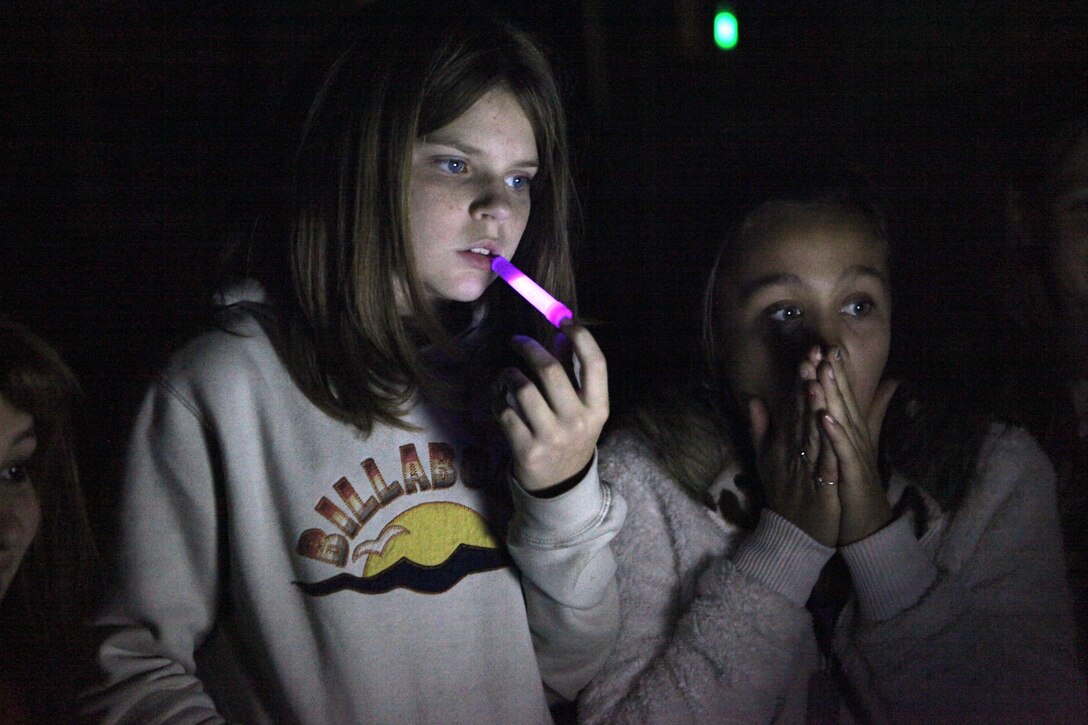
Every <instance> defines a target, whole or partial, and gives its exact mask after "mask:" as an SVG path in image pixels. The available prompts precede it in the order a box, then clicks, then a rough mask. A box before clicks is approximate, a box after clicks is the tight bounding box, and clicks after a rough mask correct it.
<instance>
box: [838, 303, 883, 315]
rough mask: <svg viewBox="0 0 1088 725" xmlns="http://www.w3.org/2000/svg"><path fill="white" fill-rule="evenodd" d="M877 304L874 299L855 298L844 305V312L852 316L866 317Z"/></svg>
mask: <svg viewBox="0 0 1088 725" xmlns="http://www.w3.org/2000/svg"><path fill="white" fill-rule="evenodd" d="M875 306H876V305H874V304H873V301H872V300H854V301H853V302H847V303H846V304H845V305H843V308H842V312H843V314H847V315H850V316H851V317H865V316H866V315H868V314H869V313H870V312H872V311H873V307H875Z"/></svg>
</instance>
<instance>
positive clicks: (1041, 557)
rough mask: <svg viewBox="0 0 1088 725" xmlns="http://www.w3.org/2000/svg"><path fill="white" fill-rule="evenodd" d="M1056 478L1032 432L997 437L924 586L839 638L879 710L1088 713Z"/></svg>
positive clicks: (956, 715)
mask: <svg viewBox="0 0 1088 725" xmlns="http://www.w3.org/2000/svg"><path fill="white" fill-rule="evenodd" d="M1054 485H1055V484H1054V473H1053V469H1052V467H1051V466H1050V463H1049V461H1048V460H1047V459H1046V457H1045V455H1044V454H1043V453H1042V451H1041V450H1040V449H1039V448H1038V446H1037V445H1036V444H1035V442H1034V441H1032V440H1031V438H1030V437H1029V436H1028V435H1027V434H1026V433H1024V432H1022V431H1012V432H1006V433H1005V434H1003V435H998V436H994V437H992V438H991V440H990V441H989V443H988V444H987V446H986V447H984V449H983V454H982V457H981V464H980V467H979V470H978V476H977V478H976V481H975V484H974V485H973V487H972V490H971V493H970V494H969V495H968V497H967V499H966V500H965V502H964V503H963V505H962V507H961V508H960V509H959V510H958V511H957V512H955V514H954V515H953V517H952V519H951V523H950V524H949V525H948V527H947V529H946V530H945V531H943V532H942V533H941V536H942V537H943V540H942V542H941V544H940V546H939V548H938V549H937V559H936V562H935V564H936V567H937V574H936V576H935V577H932V578H930V581H929V584H928V587H927V588H926V590H925V591H924V592H921V593H920V594H919V595H918V596H917V598H916V600H915V601H910V600H911V599H912V598H913V597H906V598H900V600H901V601H902V602H903V604H905V605H906V606H903V607H889V608H884V611H883V612H881V613H880V615H879V616H876V617H862V618H861V619H860V621H859V622H858V623H857V624H856V625H854V627H853V628H852V630H851V631H843V632H840V633H839V634H840V637H839V638H838V642H837V646H838V648H839V650H840V656H841V659H842V662H843V667H844V670H845V672H846V673H847V675H848V677H849V678H850V680H851V682H853V683H854V684H855V686H856V687H857V688H858V690H859V694H860V695H861V696H862V698H863V700H865V701H866V702H867V704H868V706H869V708H870V710H871V711H874V712H882V713H883V714H884V716H885V717H888V718H890V719H893V720H896V721H900V720H902V721H911V722H922V721H938V720H939V721H942V722H943V721H947V720H949V719H956V720H960V721H968V722H995V721H1002V722H1066V721H1076V720H1079V719H1080V718H1081V717H1083V715H1084V713H1085V712H1086V711H1088V710H1086V707H1088V705H1086V698H1085V686H1084V680H1083V678H1082V677H1081V675H1080V674H1079V672H1078V671H1077V667H1076V659H1075V653H1074V651H1073V647H1072V644H1073V637H1072V626H1071V625H1072V621H1071V617H1070V613H1069V603H1068V590H1067V587H1066V583H1065V579H1064V573H1063V571H1062V554H1061V542H1060V534H1059V530H1058V521H1057V510H1056V505H1055V492H1054ZM923 541H924V539H923ZM925 578H926V577H922V580H923V581H924V580H925ZM891 599H895V597H892V598H891ZM876 609H880V608H879V607H878V608H876Z"/></svg>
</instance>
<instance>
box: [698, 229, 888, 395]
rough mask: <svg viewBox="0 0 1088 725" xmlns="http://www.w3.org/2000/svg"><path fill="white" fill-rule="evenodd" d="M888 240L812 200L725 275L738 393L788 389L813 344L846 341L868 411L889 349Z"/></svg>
mask: <svg viewBox="0 0 1088 725" xmlns="http://www.w3.org/2000/svg"><path fill="white" fill-rule="evenodd" d="M887 253H888V250H887V244H886V243H885V242H883V241H881V240H879V239H877V238H875V237H874V236H873V235H872V233H871V232H870V231H868V229H867V227H866V226H865V225H864V224H862V223H861V222H860V221H859V220H857V219H855V218H853V217H851V216H848V215H846V214H845V213H843V212H832V211H816V210H806V211H804V212H802V213H800V214H795V215H793V216H792V217H789V218H787V219H784V220H781V221H778V222H777V223H774V224H773V225H772V226H771V228H770V229H769V230H767V231H766V232H765V234H764V236H763V238H762V239H761V240H760V241H758V242H756V243H753V245H752V246H751V247H750V248H749V249H748V250H747V251H746V252H743V253H742V254H741V257H740V259H739V260H738V262H737V264H736V266H735V267H734V268H733V270H732V272H731V273H729V274H727V276H726V278H725V279H724V280H723V282H722V283H721V284H719V293H718V300H717V314H718V315H719V316H720V317H719V321H720V322H722V323H724V324H723V325H722V329H724V330H725V335H724V338H725V339H724V340H723V347H722V349H721V350H719V354H720V355H722V357H723V359H724V360H725V365H726V368H725V373H726V375H727V376H728V378H729V384H730V386H731V389H732V391H733V393H734V394H735V395H736V396H737V399H738V400H739V401H741V402H744V401H746V400H748V399H749V398H751V397H752V396H758V397H760V398H763V399H764V400H765V401H768V402H770V401H772V400H778V401H781V400H783V399H785V397H786V396H788V395H791V394H792V393H793V392H794V391H795V390H796V387H795V386H796V385H797V380H798V378H799V375H798V364H799V363H800V361H801V358H802V356H804V355H805V354H806V353H807V351H808V350H811V349H812V347H813V346H815V345H820V346H821V348H822V349H823V350H824V351H825V352H826V351H827V350H828V349H830V348H831V347H834V346H836V345H837V346H841V347H842V348H843V349H844V350H845V351H846V353H847V359H846V366H847V370H848V371H849V373H850V384H851V386H852V388H853V391H854V395H855V399H856V401H857V404H858V406H859V408H860V410H861V412H862V413H867V412H868V410H869V406H870V404H871V403H872V400H873V396H874V394H875V392H876V388H877V385H878V384H879V382H880V378H881V375H882V374H883V371H884V365H885V363H886V362H887V359H888V347H889V344H890V339H891V316H890V315H891V299H890V293H889V289H888V266H887Z"/></svg>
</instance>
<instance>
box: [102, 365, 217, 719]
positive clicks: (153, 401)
mask: <svg viewBox="0 0 1088 725" xmlns="http://www.w3.org/2000/svg"><path fill="white" fill-rule="evenodd" d="M215 466H216V462H215V457H214V453H213V446H212V445H211V443H210V439H209V436H208V433H207V431H206V430H205V428H204V427H203V426H202V425H201V422H200V420H199V418H198V417H197V415H196V413H195V412H194V411H193V410H192V409H190V408H189V407H188V406H187V405H185V404H184V403H183V402H182V400H181V398H180V397H179V396H177V395H176V394H175V393H174V391H173V390H171V389H170V388H169V387H168V386H167V385H166V384H164V383H158V384H155V385H153V386H152V388H151V390H150V392H149V393H148V395H147V397H146V398H145V400H144V403H143V407H142V409H141V410H140V413H139V416H138V418H137V420H136V424H135V428H134V434H133V436H132V440H131V443H130V446H129V451H128V459H127V463H126V468H125V477H124V483H123V489H122V500H121V507H120V527H119V532H120V541H119V542H118V543H119V545H118V548H117V554H116V559H115V567H114V571H113V579H112V581H111V589H110V592H109V596H108V598H107V603H106V604H105V606H104V607H103V609H102V611H100V613H99V614H98V615H97V616H96V618H95V622H94V625H95V627H96V637H97V639H98V641H99V647H98V653H97V659H98V663H99V667H100V669H101V670H102V677H101V679H100V682H99V684H98V685H97V686H96V687H95V688H94V689H92V690H91V691H89V692H88V693H87V694H86V697H85V698H84V712H85V714H86V715H89V716H92V717H94V718H95V720H96V721H99V722H106V723H118V722H129V723H148V722H163V721H169V722H171V723H218V722H223V718H221V717H220V716H219V715H218V713H217V712H216V710H215V705H214V704H213V703H212V700H211V698H210V697H209V696H208V695H207V694H206V693H205V691H204V687H203V686H202V684H201V682H200V681H199V680H198V679H197V677H196V675H195V671H196V666H195V663H194V652H195V651H196V649H197V647H199V645H200V644H201V642H203V640H204V638H205V637H206V636H207V635H208V633H209V631H210V630H211V628H212V626H213V625H214V623H215V613H216V607H217V602H218V597H219V552H218V544H219V531H218V526H217V519H218V517H217V515H216V503H217V496H218V493H217V491H216V486H215V483H214V481H215Z"/></svg>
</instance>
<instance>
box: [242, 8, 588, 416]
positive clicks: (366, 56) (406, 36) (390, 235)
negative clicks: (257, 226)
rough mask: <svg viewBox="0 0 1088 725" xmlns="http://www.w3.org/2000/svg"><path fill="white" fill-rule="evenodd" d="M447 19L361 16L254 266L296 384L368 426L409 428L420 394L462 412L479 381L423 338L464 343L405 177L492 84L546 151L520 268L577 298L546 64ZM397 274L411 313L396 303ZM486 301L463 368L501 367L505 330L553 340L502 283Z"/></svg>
mask: <svg viewBox="0 0 1088 725" xmlns="http://www.w3.org/2000/svg"><path fill="white" fill-rule="evenodd" d="M441 20H442V21H441V22H440V21H439V19H436V18H429V19H426V20H425V21H421V20H420V19H418V18H415V19H413V20H406V19H404V18H403V17H398V16H396V14H394V15H393V16H391V17H386V18H382V19H380V20H373V19H372V20H371V21H370V22H369V23H368V24H366V25H365V26H361V30H360V32H359V33H358V34H357V39H356V42H355V43H354V45H352V46H351V47H350V48H349V49H348V50H347V51H346V52H345V53H343V54H342V55H341V56H340V58H339V59H338V60H337V61H336V62H335V64H334V65H333V67H332V69H331V70H330V71H329V72H328V74H327V76H326V77H325V79H324V81H323V83H322V84H321V87H320V89H319V91H318V92H317V95H316V98H315V99H314V100H313V103H312V105H311V106H310V110H309V113H308V115H307V117H306V119H305V122H304V124H303V131H302V135H301V140H300V142H299V143H298V146H297V149H296V151H295V153H294V155H293V158H292V161H291V163H290V171H289V173H288V183H287V185H286V188H285V189H284V190H283V191H284V193H283V195H282V198H281V199H280V200H279V201H278V202H277V207H278V214H279V215H278V217H275V219H274V221H275V222H276V223H275V224H273V226H272V231H271V233H270V234H267V235H265V237H264V238H263V239H262V240H261V243H263V244H265V248H264V250H263V261H264V262H265V264H264V266H263V267H258V268H251V269H250V270H248V273H249V274H251V275H252V276H255V277H257V278H258V279H259V280H260V281H261V282H262V283H263V284H264V286H265V288H266V290H267V291H268V293H269V295H270V297H271V301H272V303H273V305H272V306H271V307H270V308H269V310H275V312H274V313H271V314H270V315H269V316H265V317H264V318H263V319H264V320H265V327H266V329H269V331H270V332H273V335H272V337H273V339H274V341H275V342H276V345H277V347H278V349H279V351H280V354H281V356H282V358H283V360H284V362H285V364H286V366H287V368H288V370H289V371H290V372H291V374H292V376H293V378H294V380H295V382H296V383H297V384H298V385H299V387H300V388H301V389H302V391H303V392H304V393H305V394H306V395H307V396H308V397H309V398H310V400H312V401H313V402H314V404H315V405H317V406H318V407H319V408H321V409H322V410H323V411H324V412H326V413H327V414H328V415H330V416H332V417H334V418H337V419H339V420H343V421H347V422H350V423H352V424H354V425H355V426H357V427H358V428H360V429H361V430H363V431H364V432H369V430H370V429H371V427H372V425H373V424H374V423H375V422H382V423H386V424H392V425H403V423H402V421H401V415H402V413H403V412H404V410H405V408H406V406H407V404H408V401H409V399H410V397H411V396H412V395H413V391H414V390H415V389H419V390H421V391H422V393H423V394H424V396H425V397H428V398H429V399H432V400H436V401H438V402H440V403H444V404H447V405H451V406H455V407H456V406H458V405H461V404H463V403H464V401H463V400H461V399H460V398H459V395H460V394H461V391H463V390H465V389H468V388H472V389H479V387H480V386H478V385H470V384H468V381H466V380H464V379H461V380H459V381H450V380H449V379H448V378H442V377H440V376H439V375H438V374H437V373H435V372H434V371H433V369H432V366H431V365H429V364H428V360H427V352H426V350H427V349H432V350H434V349H439V350H444V351H446V352H447V353H449V354H452V355H454V356H455V357H457V356H458V355H461V353H458V352H457V346H456V344H455V339H454V334H453V333H451V332H450V331H449V330H448V329H447V327H446V326H444V325H443V323H442V321H441V320H440V319H439V316H438V314H437V313H436V311H435V310H434V309H432V308H431V306H430V305H429V304H427V303H426V302H425V301H424V300H425V297H424V295H423V293H422V290H421V286H420V283H419V280H418V278H417V276H416V272H415V269H416V263H415V260H414V259H413V257H412V248H411V245H410V244H409V234H410V230H409V229H408V217H409V214H408V209H409V203H408V201H409V199H408V194H409V189H408V181H409V171H410V162H411V157H412V145H413V143H414V142H415V141H416V140H417V139H418V138H420V137H421V136H423V135H425V134H427V133H430V132H432V131H434V130H436V129H438V128H441V127H442V126H445V125H446V124H448V123H450V122H452V121H453V120H455V119H456V118H457V117H458V116H460V115H461V114H462V113H464V112H465V111H467V110H468V109H469V108H470V107H471V106H472V104H473V103H475V102H476V100H478V99H479V98H480V97H481V96H482V95H484V94H485V93H486V92H487V91H489V90H491V89H493V88H496V87H503V88H505V89H508V90H509V91H510V92H511V93H513V95H514V96H515V97H516V98H517V99H518V101H519V102H520V104H521V107H522V109H523V110H524V111H525V114H526V116H528V118H529V120H530V122H531V124H532V127H533V131H534V134H535V138H536V144H537V151H538V155H539V160H540V169H539V172H538V174H537V176H536V177H535V178H534V179H533V182H532V185H531V187H530V195H531V204H532V211H531V214H530V216H529V221H528V225H527V227H526V229H525V233H524V235H523V236H522V239H521V243H520V245H519V247H518V254H517V263H518V266H519V267H520V268H522V269H523V270H524V271H525V272H526V273H527V274H529V275H530V276H531V277H533V278H534V279H536V280H537V281H538V282H539V283H540V284H541V285H543V286H544V287H545V288H547V289H549V290H551V291H552V292H553V294H555V295H556V297H558V298H559V299H561V300H563V301H565V302H566V303H567V304H568V305H569V306H572V307H573V306H574V304H575V300H574V297H575V294H574V280H573V274H572V271H571V259H570V246H569V239H568V225H567V222H568V216H569V213H570V205H571V195H572V184H571V180H570V173H569V170H568V165H567V157H566V128H565V121H564V118H563V111H562V106H561V102H560V97H559V92H558V89H557V87H556V83H555V80H554V78H553V75H552V71H551V69H550V67H549V65H548V62H547V60H546V59H545V57H544V55H543V53H542V52H541V50H540V49H539V47H538V46H537V45H536V44H535V43H534V42H533V41H532V40H530V38H529V37H528V36H527V35H525V34H524V33H522V32H520V31H518V30H515V29H513V28H511V27H509V26H506V25H503V24H500V23H498V22H496V21H494V20H491V19H481V18H460V19H452V18H444V19H441ZM398 284H401V285H403V287H404V289H405V291H406V293H407V294H406V297H407V302H408V307H409V309H411V310H412V311H413V314H412V315H411V316H410V317H406V316H404V315H403V314H402V311H401V310H399V309H398V305H397V297H396V289H397V285H398ZM480 302H481V303H482V305H483V306H485V307H486V315H485V316H484V321H483V323H482V329H481V330H479V331H478V332H477V334H478V335H479V340H480V344H479V345H477V346H476V348H475V350H474V353H473V354H474V355H476V357H477V360H476V364H473V365H466V366H464V367H465V368H466V369H471V370H474V371H475V375H477V376H478V377H479V378H481V380H482V379H483V378H484V377H485V376H489V375H491V374H493V373H494V372H495V371H496V368H497V365H498V360H499V358H500V355H501V353H500V352H498V351H499V350H500V349H501V348H502V347H503V346H504V345H505V339H502V340H500V338H505V337H506V336H507V335H509V334H511V333H512V332H514V331H519V332H523V333H530V334H535V335H536V336H538V337H540V338H543V339H544V340H550V339H551V338H552V337H553V336H554V330H551V329H550V328H548V327H547V326H546V325H544V324H542V321H541V320H540V319H539V316H538V315H536V314H535V313H532V312H531V310H529V309H528V308H527V306H526V305H523V304H519V302H518V301H517V300H515V299H514V298H513V297H512V293H511V292H510V291H509V290H507V289H506V288H505V286H504V285H498V284H493V285H491V287H490V288H489V289H488V291H487V292H486V293H485V294H484V296H483V299H482V300H481V301H480ZM462 307H466V306H462ZM474 309H476V310H477V311H478V307H477V308H474ZM464 312H465V314H464V315H463V317H464V318H465V319H467V318H468V317H469V316H470V314H471V311H470V310H467V309H466V310H464ZM269 320H273V324H271V325H270V324H268V321H269ZM273 328H274V329H273ZM474 339H476V338H474ZM462 362H463V356H462ZM470 375H471V374H470Z"/></svg>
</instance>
